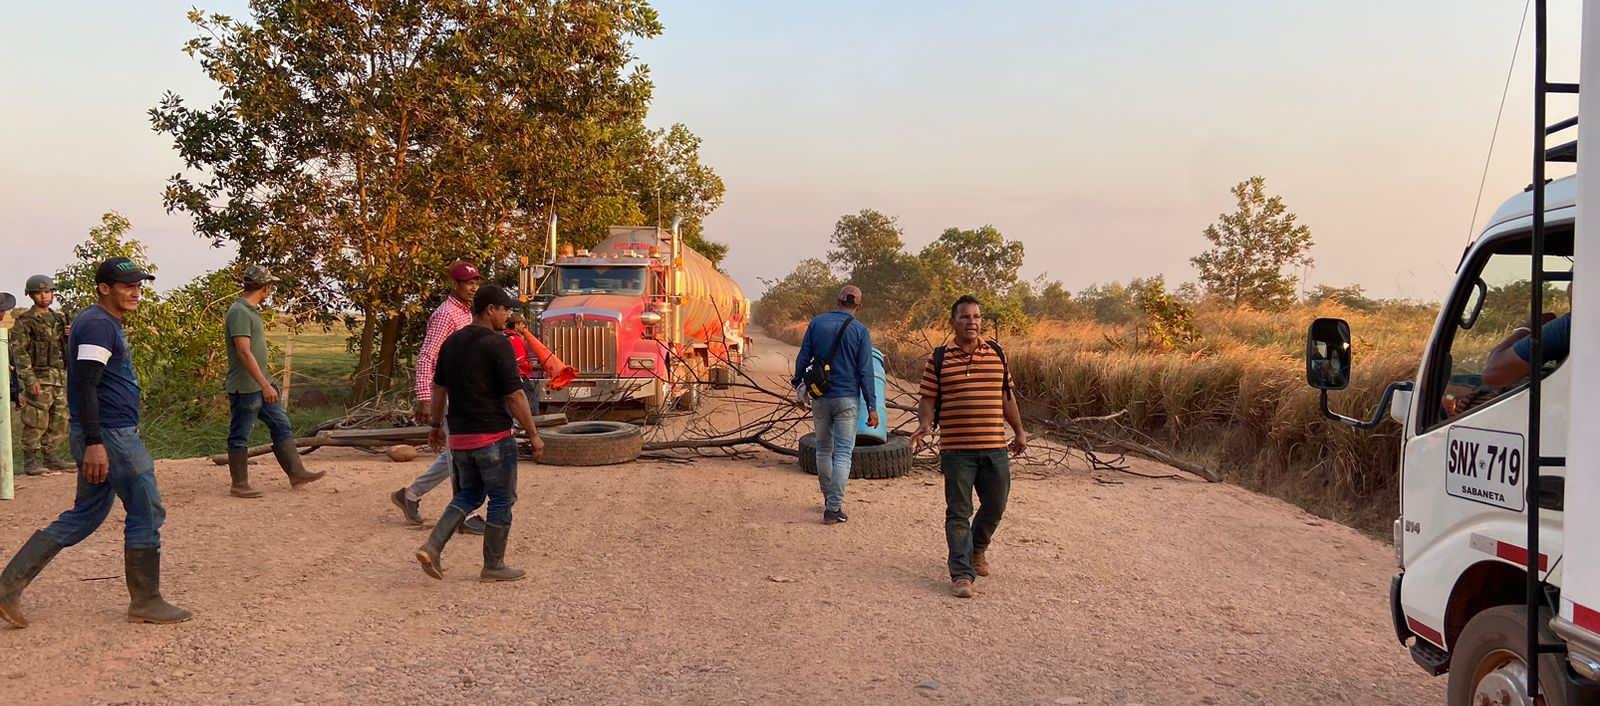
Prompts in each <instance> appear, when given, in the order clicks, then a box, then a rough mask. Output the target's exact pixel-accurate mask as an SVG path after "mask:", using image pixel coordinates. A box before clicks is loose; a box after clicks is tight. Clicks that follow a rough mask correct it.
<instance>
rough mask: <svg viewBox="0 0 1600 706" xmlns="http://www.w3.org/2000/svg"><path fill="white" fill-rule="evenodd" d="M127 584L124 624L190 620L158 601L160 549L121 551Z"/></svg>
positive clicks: (173, 607)
mask: <svg viewBox="0 0 1600 706" xmlns="http://www.w3.org/2000/svg"><path fill="white" fill-rule="evenodd" d="M123 567H124V572H125V573H126V576H127V580H128V597H129V598H130V599H132V600H130V601H129V602H128V622H130V623H156V624H158V625H170V624H172V623H181V622H184V621H186V620H188V619H190V618H193V617H194V613H191V612H189V611H187V610H184V609H182V608H179V607H178V606H175V605H173V604H171V603H168V602H167V601H166V599H163V598H162V597H161V549H159V548H154V549H150V548H140V549H135V548H133V547H128V548H126V549H124V550H123Z"/></svg>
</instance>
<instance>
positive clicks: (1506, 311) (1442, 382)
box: [1429, 238, 1572, 424]
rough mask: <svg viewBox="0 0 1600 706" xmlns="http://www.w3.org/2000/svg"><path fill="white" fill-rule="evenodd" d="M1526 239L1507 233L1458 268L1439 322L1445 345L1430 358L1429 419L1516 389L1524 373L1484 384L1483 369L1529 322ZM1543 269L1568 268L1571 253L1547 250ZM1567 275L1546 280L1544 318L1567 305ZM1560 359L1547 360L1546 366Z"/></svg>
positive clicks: (1457, 413) (1454, 414)
mask: <svg viewBox="0 0 1600 706" xmlns="http://www.w3.org/2000/svg"><path fill="white" fill-rule="evenodd" d="M1531 261H1532V256H1531V255H1529V254H1528V240H1527V239H1526V238H1522V239H1511V240H1507V241H1505V242H1504V243H1501V244H1500V245H1499V246H1498V247H1496V248H1495V250H1494V251H1491V252H1490V253H1488V255H1487V256H1486V257H1485V256H1483V255H1479V256H1478V257H1477V258H1475V260H1474V261H1473V262H1472V263H1469V264H1468V266H1467V267H1466V268H1463V272H1470V273H1472V277H1463V278H1462V280H1461V285H1460V289H1459V290H1458V291H1457V293H1456V296H1454V297H1452V299H1451V305H1452V310H1451V311H1450V312H1449V316H1447V317H1445V319H1444V321H1445V325H1446V326H1447V327H1450V329H1453V330H1451V331H1449V333H1448V334H1447V335H1448V337H1449V347H1448V348H1447V349H1446V351H1445V352H1444V354H1443V355H1442V356H1437V357H1435V358H1434V359H1433V360H1432V361H1431V365H1432V366H1434V373H1432V374H1431V376H1430V377H1431V382H1432V383H1433V385H1432V390H1431V393H1430V395H1429V397H1430V398H1431V399H1433V400H1437V402H1438V404H1437V405H1436V406H1435V407H1434V409H1433V410H1432V411H1433V414H1432V415H1431V417H1430V418H1431V419H1432V420H1433V423H1435V424H1437V423H1440V422H1445V421H1450V420H1454V419H1457V418H1460V417H1462V416H1464V415H1467V414H1470V413H1471V412H1473V411H1475V410H1478V409H1482V408H1483V407H1485V406H1487V405H1489V404H1491V403H1493V402H1494V401H1495V400H1498V399H1500V398H1501V397H1504V396H1506V395H1508V394H1510V393H1512V392H1514V391H1516V390H1518V389H1520V388H1521V387H1522V386H1523V384H1524V383H1525V382H1526V377H1523V378H1522V379H1521V380H1517V381H1514V382H1511V383H1509V384H1505V383H1503V382H1502V384H1498V385H1496V384H1490V383H1488V382H1485V380H1484V372H1485V370H1486V369H1488V368H1489V366H1490V363H1491V361H1492V360H1494V358H1495V356H1496V355H1497V354H1499V355H1504V352H1505V351H1511V353H1512V354H1515V351H1514V348H1515V344H1516V341H1517V340H1518V339H1521V338H1523V337H1525V336H1526V335H1527V327H1528V326H1530V321H1529V308H1528V295H1529V294H1530V292H1531V287H1532V281H1531V276H1530V273H1529V266H1530V264H1531ZM1544 269H1545V271H1547V272H1571V271H1572V258H1570V257H1565V256H1554V255H1547V256H1546V257H1545V264H1544ZM1569 289H1570V282H1568V281H1546V282H1545V284H1544V290H1545V291H1544V311H1545V312H1547V314H1546V317H1545V318H1546V319H1547V320H1549V319H1552V318H1555V317H1557V316H1560V315H1564V314H1566V313H1567V312H1568V311H1569V310H1570V309H1571V304H1570V300H1569V298H1568V296H1567V292H1568V290H1569ZM1559 363H1560V360H1553V361H1551V364H1552V367H1553V366H1554V365H1557V364H1559Z"/></svg>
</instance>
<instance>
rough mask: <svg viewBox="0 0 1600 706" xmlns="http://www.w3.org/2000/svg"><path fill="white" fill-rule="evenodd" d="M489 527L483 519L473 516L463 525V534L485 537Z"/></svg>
mask: <svg viewBox="0 0 1600 706" xmlns="http://www.w3.org/2000/svg"><path fill="white" fill-rule="evenodd" d="M487 527H488V524H487V523H485V522H484V521H483V518H482V517H479V516H477V515H473V516H471V517H468V518H467V519H466V521H465V522H462V523H461V533H462V534H475V535H478V536H483V533H484V532H486V531H488V530H487Z"/></svg>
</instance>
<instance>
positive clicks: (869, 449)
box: [800, 433, 911, 480]
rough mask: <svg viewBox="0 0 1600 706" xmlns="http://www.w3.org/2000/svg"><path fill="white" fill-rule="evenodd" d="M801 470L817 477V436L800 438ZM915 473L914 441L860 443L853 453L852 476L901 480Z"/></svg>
mask: <svg viewBox="0 0 1600 706" xmlns="http://www.w3.org/2000/svg"><path fill="white" fill-rule="evenodd" d="M800 470H802V471H805V472H806V473H810V474H811V475H816V474H817V435H816V434H814V433H813V434H806V435H805V436H802V437H800ZM910 472H911V440H910V439H907V438H906V437H903V436H891V437H889V441H888V442H886V443H882V444H872V445H867V444H863V443H860V442H859V441H858V442H856V449H855V451H854V452H853V453H851V454H850V477H851V478H866V479H870V480H877V479H883V478H898V477H900V476H903V475H905V474H907V473H910Z"/></svg>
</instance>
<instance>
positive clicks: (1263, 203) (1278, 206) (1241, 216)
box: [1189, 176, 1312, 309]
mask: <svg viewBox="0 0 1600 706" xmlns="http://www.w3.org/2000/svg"><path fill="white" fill-rule="evenodd" d="M1232 192H1233V196H1234V198H1235V199H1236V200H1237V201H1238V205H1237V207H1236V208H1235V210H1234V212H1233V213H1224V214H1221V215H1220V216H1218V217H1217V222H1216V223H1214V224H1212V225H1209V226H1206V230H1205V236H1206V240H1209V241H1211V249H1209V250H1207V251H1205V252H1203V253H1201V254H1199V255H1197V256H1195V257H1193V258H1190V260H1189V261H1190V262H1192V263H1194V266H1195V268H1196V269H1198V270H1199V271H1200V283H1201V284H1202V285H1203V286H1204V287H1205V288H1206V292H1207V293H1208V294H1210V295H1212V296H1215V297H1217V298H1218V299H1220V300H1221V301H1224V302H1227V303H1229V304H1232V305H1234V306H1239V305H1245V306H1251V307H1255V308H1258V309H1282V308H1284V307H1286V306H1288V305H1289V304H1291V303H1293V301H1294V293H1295V292H1294V287H1295V282H1296V281H1297V280H1296V277H1295V276H1294V275H1291V274H1286V273H1285V272H1284V269H1285V268H1287V267H1292V266H1300V265H1310V264H1311V262H1312V260H1311V256H1310V255H1309V254H1308V253H1309V252H1310V250H1311V245H1312V243H1311V229H1310V228H1309V227H1307V226H1306V225H1304V224H1300V223H1296V222H1295V221H1296V216H1295V215H1294V214H1293V213H1290V212H1289V210H1288V208H1287V207H1285V206H1284V205H1283V198H1282V197H1280V196H1271V197H1269V196H1267V182H1266V179H1264V178H1262V177H1259V176H1255V177H1250V178H1249V179H1247V180H1245V181H1242V182H1240V183H1239V184H1238V185H1237V186H1234V187H1233V190H1232Z"/></svg>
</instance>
